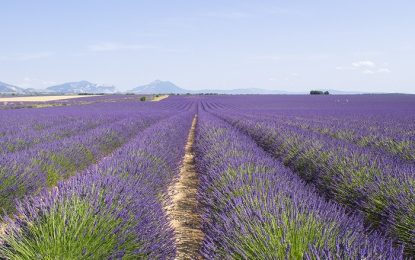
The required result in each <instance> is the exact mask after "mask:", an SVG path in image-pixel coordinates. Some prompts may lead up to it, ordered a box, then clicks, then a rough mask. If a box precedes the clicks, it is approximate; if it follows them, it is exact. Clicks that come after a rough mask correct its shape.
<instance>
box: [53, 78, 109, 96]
mask: <svg viewBox="0 0 415 260" xmlns="http://www.w3.org/2000/svg"><path fill="white" fill-rule="evenodd" d="M46 91H47V92H52V93H62V94H68V93H93V94H97V93H105V94H111V93H115V91H116V90H115V87H114V86H103V85H98V84H95V83H91V82H88V81H86V80H83V81H78V82H68V83H64V84H61V85H56V86H52V87H48V88H47V89H46Z"/></svg>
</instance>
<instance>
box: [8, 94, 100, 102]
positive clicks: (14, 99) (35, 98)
mask: <svg viewBox="0 0 415 260" xmlns="http://www.w3.org/2000/svg"><path fill="white" fill-rule="evenodd" d="M94 96H97V95H67V96H30V97H3V98H0V102H47V101H55V100H64V99H73V98H82V97H94Z"/></svg>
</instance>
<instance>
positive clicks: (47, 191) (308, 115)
mask: <svg viewBox="0 0 415 260" xmlns="http://www.w3.org/2000/svg"><path fill="white" fill-rule="evenodd" d="M45 104H46V105H45ZM0 209H1V213H0V214H1V215H0V259H3V258H4V259H414V258H415V96H414V95H392V94H391V95H317V96H311V95H235V96H231V95H212V96H208V95H181V96H178V95H177V96H174V95H173V96H169V97H168V98H164V99H162V100H161V101H158V102H142V101H140V99H139V97H137V96H134V95H132V96H127V95H106V96H97V97H85V98H82V99H71V100H60V101H53V102H52V101H51V102H46V103H8V104H1V105H0Z"/></svg>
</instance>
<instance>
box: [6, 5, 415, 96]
mask: <svg viewBox="0 0 415 260" xmlns="http://www.w3.org/2000/svg"><path fill="white" fill-rule="evenodd" d="M0 7H1V13H2V18H1V20H2V21H1V23H0V33H1V39H0V81H4V82H7V83H11V84H16V85H18V86H22V87H35V88H43V87H47V86H50V85H54V84H59V83H63V82H67V81H78V80H89V81H91V82H96V83H101V84H107V85H115V86H117V87H118V88H119V89H121V90H127V89H130V88H132V87H135V86H137V85H141V84H145V83H148V82H150V81H152V80H155V79H161V80H170V81H172V82H174V83H176V84H177V85H179V86H181V87H184V88H188V89H204V88H215V89H232V88H250V87H257V88H265V89H279V90H290V91H304V90H309V89H311V88H328V89H340V90H354V91H379V92H390V91H393V92H412V93H415V73H414V68H415V15H414V13H415V1H410V0H408V1H404V0H394V1H393V0H390V1H385V0H377V1H375V0H330V1H329V0H327V1H319V0H313V1H309V0H293V1H243V0H238V1H234V0H209V1H202V0H201V1H196V0H186V1H185V0H182V1H176V0H170V1H157V0H153V1H122V0H120V1H115V0H114V1H98V0H96V1H91V0H72V1H52V0H51V1H45V0H39V1H29V0H27V1H19V0H2V1H1V3H0Z"/></svg>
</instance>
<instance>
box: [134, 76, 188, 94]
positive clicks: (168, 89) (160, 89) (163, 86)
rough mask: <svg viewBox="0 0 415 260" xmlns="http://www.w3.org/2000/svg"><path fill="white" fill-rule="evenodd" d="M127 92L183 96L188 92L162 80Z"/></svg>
mask: <svg viewBox="0 0 415 260" xmlns="http://www.w3.org/2000/svg"><path fill="white" fill-rule="evenodd" d="M129 92H133V93H137V94H158V93H160V94H164V93H166V94H169V93H172V94H184V93H187V92H188V91H187V90H185V89H182V88H180V87H178V86H176V85H175V84H174V83H172V82H170V81H163V80H159V79H157V80H154V81H152V82H150V83H148V84H146V85H142V86H138V87H135V88H133V89H131V90H130V91H129Z"/></svg>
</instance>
